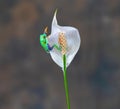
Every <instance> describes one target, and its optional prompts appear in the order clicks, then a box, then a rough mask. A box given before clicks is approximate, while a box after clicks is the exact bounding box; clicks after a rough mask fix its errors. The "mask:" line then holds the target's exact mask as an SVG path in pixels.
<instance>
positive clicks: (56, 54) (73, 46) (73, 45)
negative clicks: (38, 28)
mask: <svg viewBox="0 0 120 109" xmlns="http://www.w3.org/2000/svg"><path fill="white" fill-rule="evenodd" d="M56 14H57V11H56V12H55V14H54V17H53V21H52V27H51V34H50V36H49V38H48V42H49V44H50V45H51V46H52V45H54V44H56V45H58V46H59V43H58V38H59V33H60V32H62V33H64V36H65V39H66V41H67V48H66V49H67V50H66V66H67V67H68V66H69V64H70V63H71V61H72V60H73V58H74V57H75V55H76V53H77V52H78V50H79V48H80V43H81V40H80V34H79V31H78V29H76V28H74V27H71V26H59V25H58V23H57V19H56ZM50 55H51V57H52V59H53V61H54V62H55V63H56V64H57V65H59V66H60V67H61V68H63V57H62V53H61V52H60V51H59V50H57V49H55V48H54V49H53V50H51V51H50Z"/></svg>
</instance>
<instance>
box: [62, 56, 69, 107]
mask: <svg viewBox="0 0 120 109" xmlns="http://www.w3.org/2000/svg"><path fill="white" fill-rule="evenodd" d="M63 65H64V68H63V76H64V87H65V94H66V102H67V107H68V109H70V98H69V91H68V81H67V72H66V55H63Z"/></svg>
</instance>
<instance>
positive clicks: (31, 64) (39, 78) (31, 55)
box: [0, 0, 120, 109]
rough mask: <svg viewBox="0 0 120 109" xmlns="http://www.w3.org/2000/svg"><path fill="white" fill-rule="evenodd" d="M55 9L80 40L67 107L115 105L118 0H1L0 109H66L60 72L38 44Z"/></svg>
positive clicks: (119, 88) (119, 70)
mask: <svg viewBox="0 0 120 109" xmlns="http://www.w3.org/2000/svg"><path fill="white" fill-rule="evenodd" d="M56 8H57V9H58V15H57V19H58V22H59V24H60V25H71V26H74V27H76V28H78V29H79V31H80V34H81V40H82V43H81V48H80V50H79V52H78V53H77V55H76V57H75V59H74V60H73V62H72V63H71V65H70V66H69V67H68V80H69V91H70V99H71V109H120V0H0V109H67V107H66V103H65V92H64V85H63V75H62V70H61V69H60V68H59V67H58V66H57V65H56V64H55V63H54V62H53V61H52V59H51V57H50V56H49V54H47V53H45V51H44V50H43V49H42V47H41V46H40V45H39V35H40V34H41V33H43V30H44V28H45V26H48V27H49V33H50V29H51V21H52V18H53V14H54V11H55V9H56Z"/></svg>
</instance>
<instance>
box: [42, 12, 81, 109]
mask: <svg viewBox="0 0 120 109" xmlns="http://www.w3.org/2000/svg"><path fill="white" fill-rule="evenodd" d="M56 14H57V11H56V12H55V14H54V17H53V21H52V27H51V28H52V30H51V34H50V35H49V36H47V28H45V30H44V33H43V34H41V35H40V44H41V46H42V47H43V49H44V50H45V51H46V52H48V53H50V55H51V57H52V59H53V61H54V62H55V63H56V64H57V65H59V66H60V67H61V68H62V70H63V76H64V86H65V93H66V103H67V107H68V109H70V99H69V91H68V82H67V71H66V69H67V67H68V66H69V64H70V63H71V62H72V60H73V58H74V57H75V55H76V53H77V52H78V49H79V47H80V42H81V40H80V34H79V32H78V30H77V29H76V28H74V27H71V26H59V25H58V23H57V19H56Z"/></svg>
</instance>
